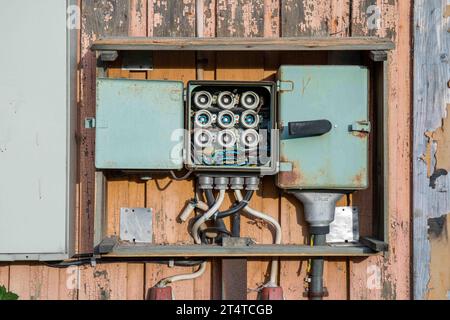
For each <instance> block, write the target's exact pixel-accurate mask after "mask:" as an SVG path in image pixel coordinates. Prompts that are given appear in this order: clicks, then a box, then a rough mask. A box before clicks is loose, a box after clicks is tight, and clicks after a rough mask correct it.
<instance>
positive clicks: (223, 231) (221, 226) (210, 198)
mask: <svg viewBox="0 0 450 320" xmlns="http://www.w3.org/2000/svg"><path fill="white" fill-rule="evenodd" d="M205 197H206V202H207V203H208V206H210V207H212V206H213V205H214V201H215V198H214V193H213V191H212V190H211V189H207V190H205ZM214 226H215V227H216V228H217V229H218V230H217V231H219V232H220V234H219V235H218V236H217V238H216V241H217V242H219V243H220V242H221V241H222V236H223V235H231V232H230V231H228V229H227V227H226V226H225V223H224V222H223V220H222V219H216V220H215V221H214Z"/></svg>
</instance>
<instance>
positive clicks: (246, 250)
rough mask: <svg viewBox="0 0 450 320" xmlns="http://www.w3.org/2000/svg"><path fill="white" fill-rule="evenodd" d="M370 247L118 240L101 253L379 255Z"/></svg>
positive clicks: (154, 255) (119, 255) (122, 255)
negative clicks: (165, 242) (156, 242)
mask: <svg viewBox="0 0 450 320" xmlns="http://www.w3.org/2000/svg"><path fill="white" fill-rule="evenodd" d="M380 254H382V253H381V252H377V251H374V250H372V249H370V248H369V247H366V246H363V245H359V244H354V245H339V246H317V247H311V246H305V245H250V246H233V247H222V246H217V245H151V244H124V243H121V244H117V245H115V246H114V247H113V248H112V249H111V250H110V251H109V252H108V253H100V255H101V256H102V257H107V258H130V257H135V258H136V257H141V258H142V257H146V258H151V257H152V258H157V257H159V258H161V257H171V258H177V257H183V258H188V257H205V258H206V257H314V256H323V257H367V256H373V255H380Z"/></svg>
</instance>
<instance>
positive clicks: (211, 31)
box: [197, 0, 217, 37]
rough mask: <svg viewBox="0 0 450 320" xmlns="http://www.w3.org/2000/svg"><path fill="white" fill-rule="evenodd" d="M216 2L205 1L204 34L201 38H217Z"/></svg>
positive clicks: (211, 0)
mask: <svg viewBox="0 0 450 320" xmlns="http://www.w3.org/2000/svg"><path fill="white" fill-rule="evenodd" d="M216 17H217V16H216V1H215V0H203V34H202V35H197V36H199V37H201V36H203V37H215V36H216Z"/></svg>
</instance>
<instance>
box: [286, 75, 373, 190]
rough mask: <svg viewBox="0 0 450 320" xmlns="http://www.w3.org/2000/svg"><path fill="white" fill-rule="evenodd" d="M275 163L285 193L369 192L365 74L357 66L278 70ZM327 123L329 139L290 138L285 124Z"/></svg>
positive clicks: (367, 78) (318, 137)
mask: <svg viewBox="0 0 450 320" xmlns="http://www.w3.org/2000/svg"><path fill="white" fill-rule="evenodd" d="M278 79H279V80H280V82H279V86H280V93H279V122H280V123H279V125H280V129H281V134H280V140H281V141H280V161H281V166H280V168H281V170H280V171H282V172H281V173H280V174H279V176H278V185H279V186H280V187H281V188H284V189H315V190H317V189H327V190H329V189H331V190H333V189H340V190H358V189H365V188H367V186H368V135H369V132H368V131H370V124H369V118H368V86H369V72H368V69H367V68H364V67H359V66H282V67H281V68H280V70H279V74H278ZM314 120H329V121H330V122H331V124H332V129H331V131H329V132H328V133H326V134H324V135H321V136H316V137H306V138H291V137H290V135H289V131H288V123H289V122H295V121H314Z"/></svg>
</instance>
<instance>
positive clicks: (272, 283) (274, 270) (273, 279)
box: [234, 190, 281, 287]
mask: <svg viewBox="0 0 450 320" xmlns="http://www.w3.org/2000/svg"><path fill="white" fill-rule="evenodd" d="M234 194H235V196H236V199H237V200H239V201H242V200H243V197H242V193H241V191H240V190H235V191H234ZM243 210H244V211H245V212H247V213H248V214H249V215H251V216H254V217H256V218H259V219H262V220H264V221H267V222H268V223H270V224H271V225H272V226H273V227H274V228H275V244H281V226H280V224H279V223H278V221H277V220H275V219H274V218H273V217H271V216H269V215H267V214H265V213H262V212H260V211H257V210H255V209H252V208H250V207H249V206H246V207H245V208H244V209H243ZM278 266H279V263H278V259H277V258H274V259H272V264H271V268H270V280H269V282H267V283H266V284H265V285H264V286H265V287H276V286H277V275H278Z"/></svg>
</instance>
